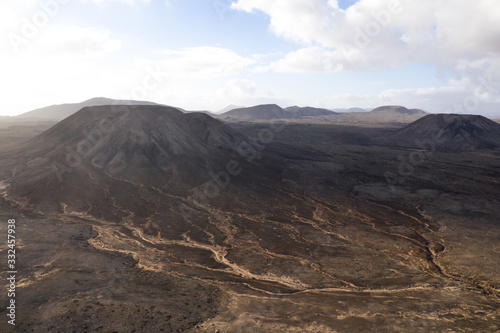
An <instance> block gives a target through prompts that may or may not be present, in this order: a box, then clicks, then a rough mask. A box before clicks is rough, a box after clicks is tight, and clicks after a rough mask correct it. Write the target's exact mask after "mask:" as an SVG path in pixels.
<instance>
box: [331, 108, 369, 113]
mask: <svg viewBox="0 0 500 333" xmlns="http://www.w3.org/2000/svg"><path fill="white" fill-rule="evenodd" d="M371 110H372V109H371V108H368V109H362V108H337V109H331V111H334V112H368V111H371Z"/></svg>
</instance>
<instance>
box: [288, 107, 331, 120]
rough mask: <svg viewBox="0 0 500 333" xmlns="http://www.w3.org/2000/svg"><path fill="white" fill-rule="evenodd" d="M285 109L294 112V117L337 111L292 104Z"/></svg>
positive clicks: (315, 115)
mask: <svg viewBox="0 0 500 333" xmlns="http://www.w3.org/2000/svg"><path fill="white" fill-rule="evenodd" d="M285 110H286V111H288V112H290V113H291V114H293V118H302V117H317V116H328V115H333V114H335V112H333V111H330V110H327V109H322V108H313V107H310V106H306V107H300V106H290V107H287V108H285Z"/></svg>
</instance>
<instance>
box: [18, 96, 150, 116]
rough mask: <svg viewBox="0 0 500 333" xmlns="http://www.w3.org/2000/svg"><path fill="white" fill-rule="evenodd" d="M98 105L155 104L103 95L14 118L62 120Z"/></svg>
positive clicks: (48, 107)
mask: <svg viewBox="0 0 500 333" xmlns="http://www.w3.org/2000/svg"><path fill="white" fill-rule="evenodd" d="M99 105H156V103H153V102H145V101H131V100H115V99H110V98H104V97H96V98H91V99H89V100H86V101H83V102H80V103H67V104H57V105H50V106H46V107H43V108H40V109H36V110H33V111H29V112H26V113H23V114H20V115H18V116H16V117H14V118H16V119H19V120H22V119H27V118H37V119H40V120H41V119H43V120H62V119H64V118H67V117H69V116H71V115H72V114H73V113H75V112H77V111H79V110H80V109H82V108H84V107H86V106H99Z"/></svg>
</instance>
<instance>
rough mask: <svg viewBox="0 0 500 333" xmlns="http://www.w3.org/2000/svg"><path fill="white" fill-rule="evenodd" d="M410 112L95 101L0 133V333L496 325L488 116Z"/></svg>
mask: <svg viewBox="0 0 500 333" xmlns="http://www.w3.org/2000/svg"><path fill="white" fill-rule="evenodd" d="M130 109H132V110H130ZM426 117H429V116H425V117H424V118H421V119H420V120H417V121H416V122H415V123H412V124H410V125H408V126H406V127H405V126H404V125H403V124H395V123H383V124H373V123H371V124H362V123H357V124H335V123H329V122H321V121H316V122H313V121H304V120H294V119H288V120H287V119H285V120H276V119H274V120H273V119H271V120H266V121H258V122H232V123H229V122H228V123H224V122H222V121H219V120H216V119H213V118H212V117H210V116H208V115H206V114H203V113H182V112H180V111H178V110H176V109H173V108H168V107H162V106H151V105H149V106H139V107H137V106H134V107H123V108H120V107H116V106H115V107H111V106H100V107H87V108H84V109H82V110H81V111H79V112H77V113H75V114H74V115H72V116H70V117H68V118H66V119H64V120H62V121H61V122H59V123H57V124H55V125H54V126H52V127H50V128H48V129H46V130H45V128H43V126H42V125H37V126H27V127H18V128H17V132H16V134H15V135H14V134H13V132H12V131H13V130H12V129H10V130H9V131H0V139H1V140H2V141H1V142H2V145H1V151H0V191H1V201H0V219H1V221H2V223H1V224H0V234H2V235H7V221H8V220H9V219H15V220H16V251H17V252H16V255H17V258H16V260H17V271H18V274H17V280H16V315H17V316H16V326H15V329H13V327H11V325H8V324H7V320H6V319H5V318H6V317H7V316H6V314H7V306H8V300H7V298H5V297H3V296H2V298H1V299H0V300H1V304H0V306H1V307H0V317H2V318H3V319H2V320H1V321H0V331H1V332H62V333H66V332H213V333H215V332H221V333H222V332H499V331H500V221H499V216H500V202H499V198H500V183H499V182H500V149H499V148H498V145H497V143H498V142H500V141H499V140H500V139H499V138H500V135H499V133H500V130H499V129H498V128H499V127H500V125H498V124H497V123H494V122H492V121H490V120H488V119H486V118H484V117H467V116H461V115H456V116H446V117H445V116H440V117H441V118H440V119H438V120H436V119H434V120H432V121H429V120H425V118H426ZM51 125H52V124H51ZM47 127H49V126H48V125H47ZM42 129H43V131H42ZM23 138H24V139H23ZM6 242H7V238H6V237H4V236H2V237H1V241H0V244H1V245H2V248H7V247H6ZM5 253H6V252H5ZM5 259H6V255H5ZM2 260H3V259H2ZM4 266H5V265H4ZM5 275H6V269H4V273H3V274H2V276H5ZM3 281H4V282H3V284H2V289H3V290H4V291H5V292H4V291H2V294H6V291H7V290H8V284H7V282H6V280H5V279H4V280H3Z"/></svg>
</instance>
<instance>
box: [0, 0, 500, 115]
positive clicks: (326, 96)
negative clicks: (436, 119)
mask: <svg viewBox="0 0 500 333" xmlns="http://www.w3.org/2000/svg"><path fill="white" fill-rule="evenodd" d="M498 22H500V6H499V5H498V1H497V0H475V1H472V0H440V1H436V0H358V1H356V0H233V1H231V0H149V1H148V0H40V1H36V0H16V1H3V2H2V3H1V4H0V31H1V35H2V38H1V39H0V74H1V75H0V91H1V95H0V96H1V100H2V106H1V108H0V115H16V114H20V113H23V112H27V111H30V110H32V109H35V108H39V107H44V106H47V105H52V104H61V103H74V102H81V101H84V100H86V99H90V98H93V97H109V98H115V99H135V100H147V101H153V102H158V103H162V104H167V105H172V106H176V107H181V108H184V109H187V110H210V111H218V110H220V109H222V108H224V107H226V106H227V105H229V104H233V105H238V106H251V105H257V104H267V103H276V104H278V105H280V106H282V107H286V106H291V105H299V106H314V107H323V108H329V109H336V108H350V107H362V108H374V107H377V106H381V105H403V106H406V107H408V108H420V109H424V110H426V111H428V112H433V113H473V114H483V115H486V116H500V24H498Z"/></svg>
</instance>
